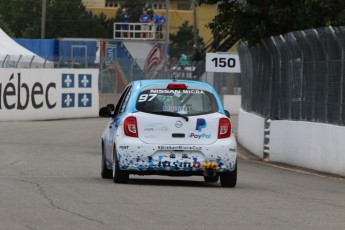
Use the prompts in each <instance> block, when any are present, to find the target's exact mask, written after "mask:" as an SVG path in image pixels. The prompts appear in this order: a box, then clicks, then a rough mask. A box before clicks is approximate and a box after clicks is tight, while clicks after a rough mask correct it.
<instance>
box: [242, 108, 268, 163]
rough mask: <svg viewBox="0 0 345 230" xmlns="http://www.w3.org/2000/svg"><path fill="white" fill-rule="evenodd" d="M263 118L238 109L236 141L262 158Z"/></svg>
mask: <svg viewBox="0 0 345 230" xmlns="http://www.w3.org/2000/svg"><path fill="white" fill-rule="evenodd" d="M264 128H265V119H264V118H263V117H260V116H258V115H254V114H252V113H248V112H246V111H244V110H243V109H239V118H238V142H239V143H240V144H241V145H243V146H244V147H245V148H246V149H248V150H249V151H250V152H252V153H253V154H255V155H257V156H259V157H260V158H263V155H264V154H263V152H264Z"/></svg>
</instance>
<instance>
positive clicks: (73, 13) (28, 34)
mask: <svg viewBox="0 0 345 230" xmlns="http://www.w3.org/2000/svg"><path fill="white" fill-rule="evenodd" d="M41 11H42V1H37V0H16V1H8V0H0V15H2V17H3V19H7V20H6V24H7V28H8V30H11V31H13V34H14V37H24V38H40V37H41V13H42V12H41ZM46 15H47V16H46V36H45V37H46V38H57V37H84V38H98V37H103V38H111V37H112V31H108V30H107V28H110V26H109V24H110V23H111V21H110V20H107V19H106V17H105V15H104V14H101V15H93V14H92V13H91V12H89V11H87V10H86V9H85V6H84V5H83V4H82V2H81V0H74V1H70V0H59V1H55V0H47V13H46Z"/></svg>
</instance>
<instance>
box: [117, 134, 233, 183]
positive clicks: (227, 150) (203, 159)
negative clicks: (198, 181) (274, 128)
mask: <svg viewBox="0 0 345 230" xmlns="http://www.w3.org/2000/svg"><path fill="white" fill-rule="evenodd" d="M116 150H117V154H118V160H119V167H120V169H121V170H126V171H128V172H129V173H132V174H164V175H169V174H173V175H179V174H181V176H182V175H199V174H200V175H203V172H205V171H209V170H212V171H215V172H219V173H221V172H230V171H233V170H234V169H235V166H236V156H237V149H236V140H235V138H228V139H220V140H218V141H216V142H215V143H213V144H212V145H157V144H146V143H143V142H141V141H140V140H139V139H137V138H126V140H124V141H123V142H122V143H117V145H116Z"/></svg>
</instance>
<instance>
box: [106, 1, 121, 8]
mask: <svg viewBox="0 0 345 230" xmlns="http://www.w3.org/2000/svg"><path fill="white" fill-rule="evenodd" d="M105 7H119V3H117V1H116V0H106V1H105Z"/></svg>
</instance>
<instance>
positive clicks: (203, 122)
mask: <svg viewBox="0 0 345 230" xmlns="http://www.w3.org/2000/svg"><path fill="white" fill-rule="evenodd" d="M206 125H207V123H206V120H205V119H203V118H198V119H197V120H196V128H195V130H198V131H199V132H201V130H202V129H203V128H205V127H206Z"/></svg>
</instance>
